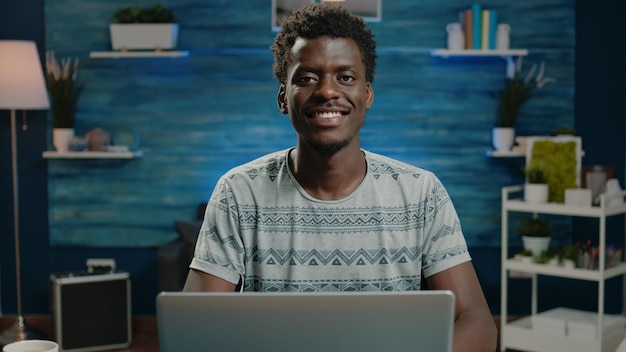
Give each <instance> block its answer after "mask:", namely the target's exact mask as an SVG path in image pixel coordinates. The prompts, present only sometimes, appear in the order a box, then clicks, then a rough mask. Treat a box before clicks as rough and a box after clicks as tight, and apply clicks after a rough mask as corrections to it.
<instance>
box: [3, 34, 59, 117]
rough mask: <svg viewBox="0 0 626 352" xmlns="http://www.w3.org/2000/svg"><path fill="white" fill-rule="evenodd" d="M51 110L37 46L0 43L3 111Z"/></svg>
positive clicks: (14, 42)
mask: <svg viewBox="0 0 626 352" xmlns="http://www.w3.org/2000/svg"><path fill="white" fill-rule="evenodd" d="M49 107H50V101H49V100H48V92H47V90H46V83H45V81H44V76H43V70H42V68H41V61H39V53H38V52H37V45H36V44H35V42H32V41H22V40H0V109H10V110H13V109H15V110H31V109H33V110H36V109H47V108H49Z"/></svg>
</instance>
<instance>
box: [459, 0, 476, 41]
mask: <svg viewBox="0 0 626 352" xmlns="http://www.w3.org/2000/svg"><path fill="white" fill-rule="evenodd" d="M460 16H461V26H462V27H463V34H464V35H465V49H466V50H468V49H473V43H472V37H473V35H474V34H473V32H472V9H470V8H468V9H465V10H463V11H462V12H461V15H460Z"/></svg>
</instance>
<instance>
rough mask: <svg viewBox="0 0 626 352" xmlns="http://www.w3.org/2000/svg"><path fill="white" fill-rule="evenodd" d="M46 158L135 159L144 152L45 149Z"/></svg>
mask: <svg viewBox="0 0 626 352" xmlns="http://www.w3.org/2000/svg"><path fill="white" fill-rule="evenodd" d="M42 156H43V158H44V159H135V158H141V157H142V156H143V152H142V151H140V150H137V151H132V152H90V151H83V152H63V153H59V152H56V151H44V152H43V153H42Z"/></svg>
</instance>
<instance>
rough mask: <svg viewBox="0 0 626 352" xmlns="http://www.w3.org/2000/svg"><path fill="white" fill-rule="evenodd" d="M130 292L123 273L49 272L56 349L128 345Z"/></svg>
mask: <svg viewBox="0 0 626 352" xmlns="http://www.w3.org/2000/svg"><path fill="white" fill-rule="evenodd" d="M130 292H131V287H130V277H129V275H128V273H125V272H108V273H95V274H94V273H89V272H72V273H56V274H51V275H50V313H51V320H50V321H51V331H52V335H53V339H54V340H55V341H56V342H57V343H58V344H59V350H60V351H75V352H87V351H103V350H111V349H120V348H126V347H128V346H129V345H130V343H131V341H132V324H131V321H132V318H131V301H130Z"/></svg>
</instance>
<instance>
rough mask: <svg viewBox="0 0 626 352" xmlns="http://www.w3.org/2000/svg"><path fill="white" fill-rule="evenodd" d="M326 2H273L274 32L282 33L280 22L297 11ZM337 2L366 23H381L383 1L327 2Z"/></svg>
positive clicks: (286, 0)
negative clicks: (309, 5)
mask: <svg viewBox="0 0 626 352" xmlns="http://www.w3.org/2000/svg"><path fill="white" fill-rule="evenodd" d="M320 1H324V0H272V18H271V21H272V23H271V27H272V31H274V32H278V31H280V22H281V21H282V20H283V19H284V18H285V17H288V16H289V15H291V14H292V13H293V11H294V10H295V9H298V8H301V7H304V6H306V5H308V4H312V3H316V2H320ZM326 1H327V2H337V3H340V4H341V5H342V6H345V7H346V8H348V9H349V10H350V11H351V12H352V13H353V14H355V15H357V16H360V17H361V18H363V20H364V21H366V22H380V21H381V19H382V0H326Z"/></svg>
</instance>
